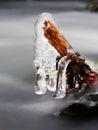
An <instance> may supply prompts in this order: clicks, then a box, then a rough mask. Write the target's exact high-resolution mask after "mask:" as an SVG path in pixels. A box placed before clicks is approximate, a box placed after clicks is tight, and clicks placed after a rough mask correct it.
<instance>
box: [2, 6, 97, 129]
mask: <svg viewBox="0 0 98 130" xmlns="http://www.w3.org/2000/svg"><path fill="white" fill-rule="evenodd" d="M36 6H37V5H36ZM33 7H34V6H33ZM42 8H43V7H39V8H38V10H37V9H36V10H35V8H34V9H32V8H30V9H29V8H22V9H17V8H11V9H10V8H2V9H0V129H1V130H40V129H45V130H54V129H55V130H66V129H68V130H88V129H89V130H97V129H98V117H96V116H95V115H94V116H93V117H92V116H90V115H89V117H84V118H81V117H78V118H75V117H73V116H70V115H64V116H58V115H59V111H60V110H61V109H62V108H63V107H64V106H65V105H66V104H65V101H64V100H63V99H58V100H57V99H54V98H53V97H52V93H51V92H49V91H48V92H47V93H46V94H45V95H41V96H38V95H36V94H35V93H34V89H33V83H34V80H35V70H34V66H33V62H32V61H33V59H32V57H33V45H34V43H33V40H34V22H35V19H36V18H37V16H38V15H39V14H40V13H41V9H42ZM43 10H44V9H43ZM43 10H42V11H43ZM45 11H47V10H45ZM48 11H50V12H52V13H53V15H54V17H55V18H56V20H57V23H58V24H59V26H60V30H61V32H62V33H63V34H64V36H65V37H66V38H67V39H68V41H69V42H70V43H71V45H72V46H73V47H74V48H75V49H76V50H78V51H79V52H80V53H81V54H83V56H84V57H86V58H88V59H89V60H90V61H91V63H94V65H95V68H96V69H97V70H98V66H97V64H98V44H97V43H98V37H97V34H98V14H96V13H90V12H81V11H67V12H66V11H65V10H64V7H63V9H62V11H57V12H56V11H51V9H49V8H48Z"/></svg>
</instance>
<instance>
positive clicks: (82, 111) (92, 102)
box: [61, 87, 98, 116]
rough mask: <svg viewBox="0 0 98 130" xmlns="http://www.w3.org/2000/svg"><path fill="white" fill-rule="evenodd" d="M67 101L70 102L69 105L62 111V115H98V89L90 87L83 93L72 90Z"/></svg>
mask: <svg viewBox="0 0 98 130" xmlns="http://www.w3.org/2000/svg"><path fill="white" fill-rule="evenodd" d="M66 100H69V103H68V104H67V106H65V108H64V109H63V110H62V111H61V115H64V114H70V115H77V116H85V115H91V116H92V115H98V91H97V87H95V88H93V87H89V88H86V89H85V90H84V91H81V92H78V91H77V90H71V91H70V92H69V93H68V94H67V96H66ZM65 102H66V101H65Z"/></svg>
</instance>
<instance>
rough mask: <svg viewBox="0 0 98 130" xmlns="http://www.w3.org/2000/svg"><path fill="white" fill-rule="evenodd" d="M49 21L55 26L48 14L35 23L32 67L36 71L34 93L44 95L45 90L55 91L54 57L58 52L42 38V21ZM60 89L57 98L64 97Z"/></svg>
mask: <svg viewBox="0 0 98 130" xmlns="http://www.w3.org/2000/svg"><path fill="white" fill-rule="evenodd" d="M45 20H50V21H51V22H52V23H53V24H54V25H56V23H55V20H54V18H53V16H52V15H51V14H50V13H42V14H41V15H40V16H39V17H38V19H37V21H36V23H35V36H36V37H35V41H34V66H35V69H36V81H35V86H34V88H35V93H36V94H44V93H46V91H47V90H49V91H56V80H57V70H56V57H57V56H58V55H59V54H58V52H57V51H56V50H55V49H54V48H53V47H52V46H51V45H50V44H49V43H48V40H47V39H46V38H45V36H44V31H43V27H44V21H45ZM62 89H63V88H60V89H59V91H58V93H57V95H56V96H57V97H64V94H65V92H64V91H62Z"/></svg>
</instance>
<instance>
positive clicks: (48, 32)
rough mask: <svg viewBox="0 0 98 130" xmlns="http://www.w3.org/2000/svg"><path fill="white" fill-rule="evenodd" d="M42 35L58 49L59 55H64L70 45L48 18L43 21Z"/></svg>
mask: <svg viewBox="0 0 98 130" xmlns="http://www.w3.org/2000/svg"><path fill="white" fill-rule="evenodd" d="M43 29H44V35H45V37H46V38H47V39H48V42H49V43H50V44H51V45H52V46H53V47H54V48H55V49H56V50H57V51H58V53H59V54H60V55H61V56H65V55H66V53H67V49H68V48H70V47H71V46H70V45H69V43H68V42H67V41H66V40H65V39H64V37H63V36H62V34H61V33H60V32H59V30H58V29H57V27H56V26H55V25H54V24H52V23H51V22H50V21H49V20H45V22H44V28H43Z"/></svg>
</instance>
